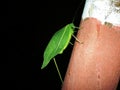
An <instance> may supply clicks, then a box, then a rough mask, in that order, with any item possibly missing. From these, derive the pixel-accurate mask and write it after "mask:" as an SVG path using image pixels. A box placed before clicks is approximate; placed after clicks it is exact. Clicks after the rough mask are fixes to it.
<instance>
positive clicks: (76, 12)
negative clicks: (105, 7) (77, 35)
mask: <svg viewBox="0 0 120 90" xmlns="http://www.w3.org/2000/svg"><path fill="white" fill-rule="evenodd" d="M83 3H85V0H82V1H81V3H80V4H79V5H78V7H77V9H76V10H75V13H74V16H73V20H72V23H74V21H75V19H76V16H77V14H78V11H79V10H80V8H81V6H82V4H83ZM82 8H83V7H82Z"/></svg>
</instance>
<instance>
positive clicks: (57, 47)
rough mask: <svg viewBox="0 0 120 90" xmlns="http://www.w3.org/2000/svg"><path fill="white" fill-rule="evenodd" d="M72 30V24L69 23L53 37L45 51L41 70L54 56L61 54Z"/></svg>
mask: <svg viewBox="0 0 120 90" xmlns="http://www.w3.org/2000/svg"><path fill="white" fill-rule="evenodd" d="M74 28H75V26H74V24H73V23H70V24H67V25H66V26H64V27H63V28H61V29H60V30H59V31H57V32H56V33H55V34H54V35H53V37H52V38H51V40H50V42H49V43H48V45H47V47H46V49H45V52H44V60H43V64H42V67H41V69H43V68H45V67H46V66H47V65H48V64H49V62H50V61H51V60H52V58H54V57H55V56H56V55H58V54H62V53H63V51H64V50H65V49H66V48H67V46H68V44H69V42H70V39H71V37H72V35H73V33H74Z"/></svg>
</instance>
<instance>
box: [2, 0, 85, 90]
mask: <svg viewBox="0 0 120 90" xmlns="http://www.w3.org/2000/svg"><path fill="white" fill-rule="evenodd" d="M83 7H84V0H83V1H82V0H56V1H55V0H52V1H51V0H47V1H40V0H39V1H8V8H7V9H8V10H7V11H8V13H7V14H6V15H4V19H3V21H2V22H3V24H5V26H4V25H2V27H3V28H4V29H5V30H4V31H1V32H2V33H1V43H2V45H3V46H2V47H8V59H7V57H6V56H3V54H4V53H5V49H6V48H2V49H1V50H2V55H1V56H2V58H3V59H2V62H1V69H0V70H1V75H2V76H1V81H0V82H2V84H1V86H2V87H4V89H5V88H15V90H23V89H32V90H48V89H49V90H60V89H61V81H60V79H59V76H58V73H57V70H56V68H55V65H54V63H53V61H51V62H50V63H49V65H48V66H47V67H46V68H45V69H43V70H41V65H42V62H43V53H44V50H45V48H46V46H47V44H48V42H49V40H50V38H51V37H52V35H53V34H54V33H55V32H56V31H57V30H58V29H60V28H61V27H63V26H65V25H66V24H68V23H71V22H72V20H73V17H74V16H75V21H74V24H75V25H76V26H78V25H79V22H80V19H81V15H82V10H83ZM77 8H79V10H78V11H77V14H76V15H75V11H76V9H77ZM3 12H4V10H3ZM6 26H7V27H6ZM6 35H8V38H7V37H5V36H6ZM7 39H8V40H7ZM6 41H8V42H6ZM73 41H74V40H72V42H73ZM72 48H73V46H71V45H69V46H68V48H67V49H66V50H65V51H64V53H63V54H62V55H58V56H56V59H57V63H58V66H59V69H60V72H61V74H62V77H63V78H64V76H65V73H66V70H67V65H68V63H69V59H70V55H71V51H72ZM6 59H7V60H8V61H6ZM1 90H3V89H1Z"/></svg>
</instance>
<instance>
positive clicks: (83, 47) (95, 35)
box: [62, 18, 120, 90]
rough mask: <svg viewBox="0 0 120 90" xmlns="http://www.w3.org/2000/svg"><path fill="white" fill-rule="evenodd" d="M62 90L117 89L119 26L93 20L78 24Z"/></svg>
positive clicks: (119, 46)
mask: <svg viewBox="0 0 120 90" xmlns="http://www.w3.org/2000/svg"><path fill="white" fill-rule="evenodd" d="M80 27H81V28H82V29H81V30H79V31H78V34H77V38H78V39H79V40H80V41H82V42H83V44H80V43H78V42H75V45H74V49H73V52H72V55H71V59H70V63H69V66H68V69H67V73H66V76H65V80H64V83H63V87H62V90H116V87H117V84H118V82H119V76H120V27H115V26H111V25H110V26H109V25H107V24H106V25H102V24H101V23H100V22H99V21H98V20H96V19H94V18H90V19H86V20H84V21H82V22H81V25H80Z"/></svg>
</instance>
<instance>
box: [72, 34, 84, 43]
mask: <svg viewBox="0 0 120 90" xmlns="http://www.w3.org/2000/svg"><path fill="white" fill-rule="evenodd" d="M72 36H73V37H74V38H75V40H76V41H77V42H79V43H80V44H83V42H80V40H79V39H78V38H77V37H76V36H74V35H73V34H72Z"/></svg>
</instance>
